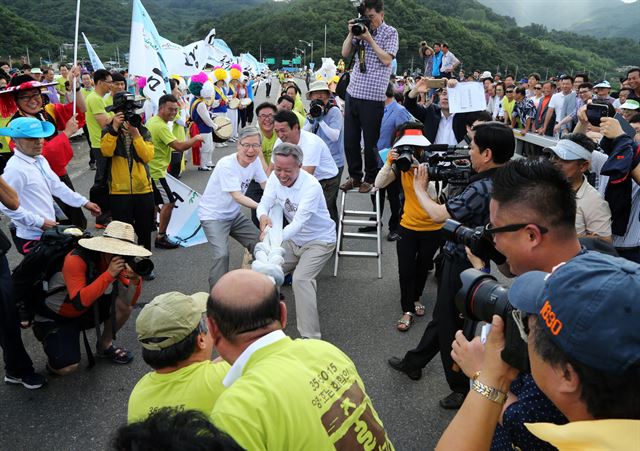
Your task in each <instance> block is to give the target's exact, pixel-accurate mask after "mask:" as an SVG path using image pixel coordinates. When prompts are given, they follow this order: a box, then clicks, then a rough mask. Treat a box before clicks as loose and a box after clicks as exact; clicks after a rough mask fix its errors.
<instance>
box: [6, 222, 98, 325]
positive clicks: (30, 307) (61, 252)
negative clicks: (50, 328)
mask: <svg viewBox="0 0 640 451" xmlns="http://www.w3.org/2000/svg"><path fill="white" fill-rule="evenodd" d="M90 237H91V234H90V233H89V232H83V231H82V230H80V229H78V228H77V227H75V226H62V225H57V226H55V227H52V228H50V229H47V230H45V231H44V232H43V233H42V236H41V238H40V240H39V241H38V242H37V243H36V244H35V246H34V247H33V248H32V249H31V251H30V252H29V253H28V254H27V255H26V256H25V258H24V259H23V260H22V262H21V263H20V264H19V265H18V266H17V267H16V268H15V269H14V270H13V273H12V279H13V292H14V300H15V303H16V306H17V309H18V317H19V319H20V322H21V323H23V324H26V325H28V324H31V322H32V321H33V318H34V317H35V315H36V314H40V315H43V316H46V317H49V316H50V312H49V310H48V309H47V307H46V306H45V305H44V299H45V297H46V296H48V295H51V294H53V293H49V292H48V281H49V280H50V279H51V277H52V276H53V275H54V274H55V273H58V272H60V271H62V266H63V265H64V259H65V257H66V256H67V254H68V253H69V252H71V251H72V250H73V249H75V248H76V247H77V245H78V240H80V239H81V238H90Z"/></svg>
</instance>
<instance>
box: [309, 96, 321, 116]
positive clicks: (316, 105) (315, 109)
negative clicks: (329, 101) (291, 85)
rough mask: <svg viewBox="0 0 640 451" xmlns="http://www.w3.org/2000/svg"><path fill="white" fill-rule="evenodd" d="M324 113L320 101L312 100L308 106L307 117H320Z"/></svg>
mask: <svg viewBox="0 0 640 451" xmlns="http://www.w3.org/2000/svg"><path fill="white" fill-rule="evenodd" d="M323 112H324V103H322V100H319V99H316V100H312V101H311V103H310V104H309V116H311V117H316V118H317V117H320V116H322V113H323Z"/></svg>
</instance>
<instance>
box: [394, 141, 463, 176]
mask: <svg viewBox="0 0 640 451" xmlns="http://www.w3.org/2000/svg"><path fill="white" fill-rule="evenodd" d="M418 149H421V148H419V147H416V146H400V147H396V148H395V151H396V152H397V153H398V158H396V161H395V163H396V167H397V168H398V169H400V170H401V171H403V172H407V171H408V170H409V169H411V166H412V164H413V158H412V157H415V158H416V159H417V160H418V162H419V163H427V166H428V168H427V173H428V175H429V180H430V181H434V182H436V181H443V182H447V183H450V184H452V185H467V184H469V180H470V178H471V175H473V169H472V167H471V160H469V156H468V155H466V154H464V153H457V151H464V150H468V149H469V147H468V146H448V145H446V144H433V145H431V146H427V147H424V153H423V154H422V155H419V154H418V152H417V150H418Z"/></svg>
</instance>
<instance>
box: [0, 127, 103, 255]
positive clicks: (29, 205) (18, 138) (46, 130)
mask: <svg viewBox="0 0 640 451" xmlns="http://www.w3.org/2000/svg"><path fill="white" fill-rule="evenodd" d="M54 128H55V127H54V126H53V124H51V123H49V122H43V121H39V120H38V119H35V118H32V117H21V118H17V119H14V120H13V121H11V123H10V124H9V126H8V127H3V128H0V135H2V136H9V137H11V138H13V140H14V142H15V143H16V147H15V150H14V156H13V157H12V158H11V159H9V161H8V162H7V166H6V168H5V171H4V174H3V177H4V179H5V180H6V181H7V183H9V185H11V186H12V187H13V189H15V190H16V191H17V192H18V196H19V197H20V206H19V207H18V209H17V210H10V209H8V208H6V207H4V206H0V211H2V212H3V213H4V214H5V215H7V216H8V217H9V218H11V221H12V222H13V223H14V224H15V226H16V233H15V236H14V237H13V241H14V243H15V245H16V248H17V250H18V252H20V253H21V254H23V255H24V254H26V253H27V252H29V249H30V248H31V246H32V245H33V243H34V242H35V241H37V240H38V239H39V238H40V236H41V235H42V231H43V230H45V229H48V228H50V227H53V226H55V225H56V224H57V222H56V210H55V203H54V200H53V196H56V197H58V198H59V199H60V200H62V201H63V202H64V203H65V204H67V205H70V206H72V207H84V208H86V209H87V210H89V211H90V212H91V214H92V215H94V216H98V215H99V214H100V207H98V206H97V205H96V204H94V203H93V202H89V200H88V199H87V198H86V197H84V196H82V195H80V194H78V193H76V192H75V191H73V190H71V189H70V188H69V187H68V186H67V185H65V184H64V183H62V182H61V181H60V178H59V177H58V176H57V175H56V174H55V173H54V172H53V171H52V170H51V167H50V166H49V163H48V162H47V160H46V159H45V158H44V157H43V156H42V155H41V153H42V146H43V144H44V138H46V137H48V136H50V135H51V134H52V133H53V132H54Z"/></svg>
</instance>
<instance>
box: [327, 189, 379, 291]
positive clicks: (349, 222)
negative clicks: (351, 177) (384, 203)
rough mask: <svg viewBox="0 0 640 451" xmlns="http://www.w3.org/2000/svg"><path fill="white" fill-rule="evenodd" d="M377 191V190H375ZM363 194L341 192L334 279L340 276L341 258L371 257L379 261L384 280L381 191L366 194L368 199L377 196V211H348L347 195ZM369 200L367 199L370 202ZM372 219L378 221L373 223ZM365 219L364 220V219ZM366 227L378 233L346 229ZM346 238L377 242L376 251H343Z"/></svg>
mask: <svg viewBox="0 0 640 451" xmlns="http://www.w3.org/2000/svg"><path fill="white" fill-rule="evenodd" d="M374 189H375V188H374ZM352 194H363V193H359V192H358V190H357V189H352V190H349V191H341V195H342V197H341V199H340V216H339V218H338V242H337V243H336V258H335V263H334V266H333V277H337V276H338V264H339V260H340V257H369V258H377V259H378V279H382V258H381V255H382V239H381V236H382V218H381V217H380V191H378V190H377V189H375V192H373V191H372V192H369V193H364V195H366V196H367V197H369V196H370V195H372V194H373V195H375V202H376V211H364V210H347V208H346V204H347V195H352ZM368 200H369V199H367V201H368ZM371 217H375V218H376V219H375V220H374V221H372V220H371V219H369V218H371ZM363 218H364V219H363ZM349 226H350V227H353V226H358V227H364V226H375V227H376V233H360V232H347V231H345V227H349ZM346 238H355V239H365V240H372V239H374V240H376V244H377V246H376V251H345V250H342V246H343V244H344V241H345V239H346Z"/></svg>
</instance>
